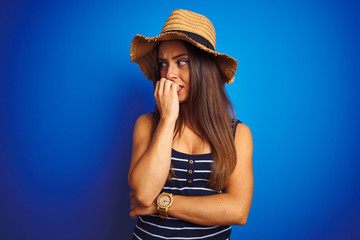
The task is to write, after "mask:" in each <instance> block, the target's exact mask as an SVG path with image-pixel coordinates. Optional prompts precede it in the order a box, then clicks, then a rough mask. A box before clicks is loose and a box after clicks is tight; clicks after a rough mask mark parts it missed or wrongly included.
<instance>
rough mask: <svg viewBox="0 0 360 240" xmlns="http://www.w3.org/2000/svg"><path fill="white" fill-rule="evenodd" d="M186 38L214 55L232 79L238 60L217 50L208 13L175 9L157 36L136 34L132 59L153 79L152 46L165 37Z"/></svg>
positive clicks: (170, 38)
mask: <svg viewBox="0 0 360 240" xmlns="http://www.w3.org/2000/svg"><path fill="white" fill-rule="evenodd" d="M174 39H179V40H184V41H187V42H189V43H191V44H193V45H195V46H196V47H198V48H200V49H201V50H204V51H205V52H208V53H211V54H213V55H214V56H215V60H216V63H217V65H218V67H219V70H220V71H221V72H222V74H223V75H224V77H225V83H229V84H230V83H232V82H233V81H234V79H235V78H234V75H235V72H236V68H237V61H236V60H235V59H234V58H232V57H230V56H228V55H226V54H221V53H218V52H216V51H215V42H216V34H215V28H214V26H213V25H212V23H211V22H210V20H209V19H207V18H206V17H205V16H203V15H200V14H197V13H194V12H191V11H187V10H182V9H177V10H174V11H173V12H172V13H171V15H170V17H169V18H168V20H167V21H166V23H165V25H164V27H163V29H162V31H161V33H160V35H159V36H157V37H152V38H151V37H144V36H142V35H136V36H135V37H134V38H133V40H132V42H131V48H130V61H131V62H135V63H137V64H138V65H139V67H140V69H141V71H142V72H143V73H144V75H145V77H146V78H148V79H149V80H151V72H152V68H153V62H154V61H153V59H152V57H153V56H152V54H151V52H152V50H153V49H154V48H155V46H156V44H157V43H158V42H160V41H165V40H174Z"/></svg>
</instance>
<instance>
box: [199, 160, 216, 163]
mask: <svg viewBox="0 0 360 240" xmlns="http://www.w3.org/2000/svg"><path fill="white" fill-rule="evenodd" d="M195 162H196V163H212V162H214V161H213V160H195Z"/></svg>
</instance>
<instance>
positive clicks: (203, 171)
mask: <svg viewBox="0 0 360 240" xmlns="http://www.w3.org/2000/svg"><path fill="white" fill-rule="evenodd" d="M194 172H198V173H211V170H194Z"/></svg>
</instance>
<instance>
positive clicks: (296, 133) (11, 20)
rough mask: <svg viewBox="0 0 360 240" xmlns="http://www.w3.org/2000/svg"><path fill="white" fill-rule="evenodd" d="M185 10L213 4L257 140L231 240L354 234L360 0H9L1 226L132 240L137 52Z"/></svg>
mask: <svg viewBox="0 0 360 240" xmlns="http://www.w3.org/2000/svg"><path fill="white" fill-rule="evenodd" d="M177 8H182V9H188V10H192V11H195V12H198V13H201V14H204V15H205V16H207V17H208V18H209V19H210V20H211V21H212V22H213V24H214V26H215V29H216V31H217V46H216V48H217V51H219V52H221V53H227V54H229V55H231V56H233V57H234V58H235V59H237V60H238V62H239V65H238V71H237V73H236V79H235V82H234V83H233V84H231V85H228V86H227V87H226V88H227V90H228V93H229V96H230V98H231V100H232V102H233V104H234V106H235V110H236V113H237V118H238V119H240V120H241V121H243V122H244V123H245V124H247V125H248V126H249V127H250V129H251V130H252V133H253V138H254V158H253V161H254V175H255V188H254V197H253V204H252V208H251V211H250V215H249V218H248V222H247V224H246V225H244V226H234V227H233V231H232V232H233V233H232V239H280V240H281V239H360V228H359V226H360V217H359V215H360V204H359V202H360V184H359V183H360V173H359V169H360V161H359V160H360V144H359V143H360V139H359V136H360V127H359V120H360V118H359V109H360V93H359V90H360V81H359V80H360V46H359V42H360V36H359V23H360V17H359V12H360V4H359V2H358V1H340V0H330V1H321V0H313V1H310V0H304V1H281V0H275V1H265V0H255V1H216V2H215V1H214V2H209V1H180V2H178V1H176V2H172V1H171V2H170V1H162V0H161V1H156V2H154V1H153V2H152V1H143V2H141V1H136V2H132V1H125V2H124V1H111V0H102V1H100V0H94V1H84V0H73V1H58V0H54V1H25V0H12V1H10V0H5V1H1V3H0V239H1V240H25V239H26V240H60V239H66V240H75V239H76V240H78V239H89V240H102V239H109V240H110V239H114V240H115V239H130V238H131V233H132V230H133V228H134V225H135V220H132V219H130V218H129V217H128V214H129V201H128V194H129V187H128V184H127V172H128V168H129V163H130V157H131V146H132V129H133V126H134V123H135V121H136V119H137V117H138V116H139V115H141V114H144V113H148V112H151V111H152V110H153V107H154V100H153V90H152V84H151V83H150V82H149V81H148V80H146V79H145V77H144V76H143V75H142V73H141V71H140V70H139V68H138V66H137V65H136V64H134V63H130V55H129V49H130V43H131V40H132V38H133V36H134V35H135V34H139V33H140V34H143V35H145V36H155V35H158V34H159V33H160V31H161V27H162V26H163V24H164V23H165V21H166V19H167V18H168V16H169V15H170V13H171V11H172V10H174V9H177Z"/></svg>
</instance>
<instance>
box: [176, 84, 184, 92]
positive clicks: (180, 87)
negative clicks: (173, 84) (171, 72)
mask: <svg viewBox="0 0 360 240" xmlns="http://www.w3.org/2000/svg"><path fill="white" fill-rule="evenodd" d="M183 88H184V87H183V86H180V85H179V90H178V91H177V92H178V93H179V92H181V90H183Z"/></svg>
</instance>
